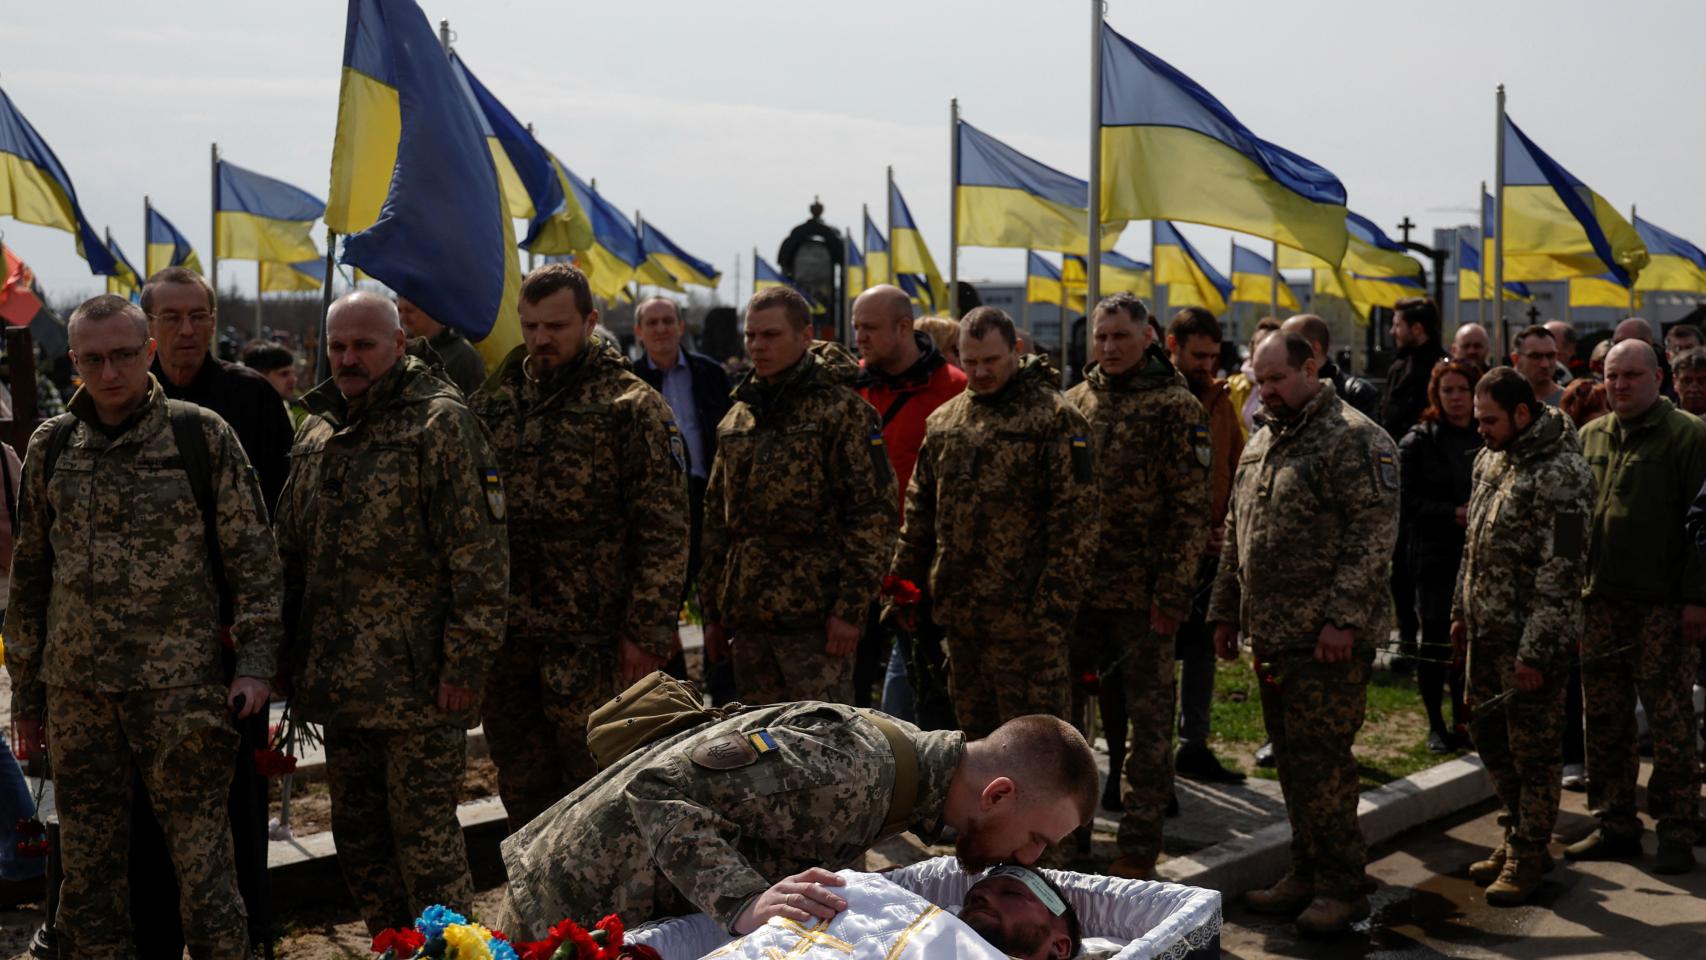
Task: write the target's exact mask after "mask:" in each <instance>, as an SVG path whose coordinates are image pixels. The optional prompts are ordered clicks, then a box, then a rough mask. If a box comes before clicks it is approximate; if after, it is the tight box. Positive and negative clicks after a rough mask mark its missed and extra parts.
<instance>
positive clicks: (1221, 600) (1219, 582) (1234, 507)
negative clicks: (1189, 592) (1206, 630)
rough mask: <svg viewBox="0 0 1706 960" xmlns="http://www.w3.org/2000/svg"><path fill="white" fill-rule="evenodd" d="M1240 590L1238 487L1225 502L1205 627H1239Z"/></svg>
mask: <svg viewBox="0 0 1706 960" xmlns="http://www.w3.org/2000/svg"><path fill="white" fill-rule="evenodd" d="M1243 600H1244V594H1243V587H1242V585H1241V584H1240V583H1239V582H1238V484H1237V482H1236V481H1234V482H1233V484H1232V497H1231V498H1230V499H1229V500H1227V501H1226V536H1225V538H1224V539H1222V540H1221V542H1220V564H1219V565H1218V566H1217V567H1216V568H1215V571H1214V589H1213V590H1212V591H1210V593H1209V599H1208V616H1207V620H1208V622H1209V623H1231V624H1235V625H1237V626H1240V627H1242V626H1243V622H1242V620H1243Z"/></svg>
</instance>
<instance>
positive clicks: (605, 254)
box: [562, 167, 646, 300]
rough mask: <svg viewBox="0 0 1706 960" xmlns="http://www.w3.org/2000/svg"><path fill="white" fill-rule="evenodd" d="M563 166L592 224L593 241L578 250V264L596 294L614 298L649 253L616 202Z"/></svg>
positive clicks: (576, 198)
mask: <svg viewBox="0 0 1706 960" xmlns="http://www.w3.org/2000/svg"><path fill="white" fill-rule="evenodd" d="M562 170H563V173H564V175H566V176H567V177H568V178H569V190H570V192H571V193H573V194H574V197H575V202H576V203H577V204H579V205H580V208H581V209H582V210H585V211H586V214H587V219H588V223H589V224H590V225H591V227H592V243H591V244H589V245H588V246H587V247H586V248H585V249H582V250H577V251H575V264H576V265H577V266H579V267H580V268H581V270H582V271H584V272H585V273H586V278H587V281H588V283H589V284H590V285H591V286H592V292H593V293H594V294H596V295H598V296H600V297H603V298H605V299H606V300H614V299H616V298H617V297H619V296H620V295H621V294H622V291H623V288H624V287H626V286H627V285H628V281H630V280H633V279H634V274H635V271H637V270H638V269H639V268H640V265H641V264H643V263H645V262H646V255H645V253H643V252H642V251H641V250H640V237H639V234H637V233H635V232H634V224H633V223H632V222H630V221H629V220H628V218H627V217H626V216H623V214H622V211H620V210H618V209H616V205H615V204H613V203H611V202H610V201H608V200H606V199H604V197H603V196H601V195H600V194H599V193H598V191H596V190H594V189H593V188H592V186H591V185H590V184H588V183H587V182H586V181H585V180H582V179H581V178H580V177H578V176H575V173H574V171H572V170H570V169H569V168H567V167H562Z"/></svg>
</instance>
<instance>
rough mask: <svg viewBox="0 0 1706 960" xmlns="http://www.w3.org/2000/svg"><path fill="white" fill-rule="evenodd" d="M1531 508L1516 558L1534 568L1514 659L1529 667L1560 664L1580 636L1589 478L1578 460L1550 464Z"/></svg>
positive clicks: (1564, 459) (1526, 513)
mask: <svg viewBox="0 0 1706 960" xmlns="http://www.w3.org/2000/svg"><path fill="white" fill-rule="evenodd" d="M1530 490H1531V491H1532V492H1533V495H1534V499H1533V502H1531V503H1529V504H1527V509H1525V510H1523V511H1522V512H1521V513H1520V514H1519V516H1523V517H1525V518H1526V520H1525V522H1524V523H1523V525H1522V529H1523V533H1524V537H1523V539H1526V540H1528V543H1525V544H1523V545H1522V548H1521V550H1520V552H1519V553H1517V554H1516V556H1518V557H1520V558H1521V560H1523V561H1526V562H1528V563H1532V564H1533V565H1534V587H1533V590H1532V591H1531V593H1530V595H1529V597H1528V609H1529V611H1530V612H1529V616H1528V618H1527V623H1526V624H1524V626H1523V628H1522V639H1521V640H1520V641H1518V643H1517V658H1518V659H1520V660H1521V661H1523V662H1524V663H1526V664H1529V665H1530V666H1534V667H1546V666H1549V665H1552V664H1555V663H1559V662H1561V661H1562V660H1563V659H1564V657H1566V656H1568V655H1569V654H1570V653H1571V652H1572V651H1574V650H1575V646H1576V642H1577V641H1578V640H1579V639H1580V638H1581V633H1582V584H1583V582H1584V579H1585V577H1586V574H1587V546H1588V521H1589V518H1590V517H1591V516H1592V511H1593V474H1592V473H1591V472H1590V471H1589V470H1588V466H1587V461H1585V460H1583V459H1582V458H1581V455H1580V454H1576V453H1573V452H1572V453H1569V454H1566V455H1564V456H1562V457H1560V458H1558V460H1556V461H1554V463H1553V465H1552V469H1549V470H1547V471H1545V475H1543V476H1541V477H1538V478H1536V482H1535V483H1534V484H1533V485H1531V487H1530Z"/></svg>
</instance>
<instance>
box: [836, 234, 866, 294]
mask: <svg viewBox="0 0 1706 960" xmlns="http://www.w3.org/2000/svg"><path fill="white" fill-rule="evenodd" d="M846 259H847V262H846V263H845V264H844V265H843V266H842V270H843V273H842V280H841V282H842V284H843V285H844V286H845V287H846V288H847V295H848V296H850V297H856V296H858V295H859V294H861V293H864V292H865V291H866V290H867V289H869V288H870V284H868V283H866V282H865V257H864V255H863V254H861V253H860V252H859V244H857V243H855V242H854V240H853V238H852V237H848V238H847V253H846Z"/></svg>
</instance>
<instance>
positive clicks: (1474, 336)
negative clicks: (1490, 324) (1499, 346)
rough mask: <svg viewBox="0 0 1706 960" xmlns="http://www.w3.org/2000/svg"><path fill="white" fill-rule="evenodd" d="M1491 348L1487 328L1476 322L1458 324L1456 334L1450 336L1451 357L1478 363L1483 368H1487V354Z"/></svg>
mask: <svg viewBox="0 0 1706 960" xmlns="http://www.w3.org/2000/svg"><path fill="white" fill-rule="evenodd" d="M1492 349H1493V346H1492V341H1491V340H1490V339H1488V337H1487V328H1486V327H1483V326H1481V325H1480V324H1478V323H1465V324H1461V325H1459V326H1458V328H1457V334H1456V336H1453V337H1452V338H1451V355H1452V357H1454V358H1456V359H1458V360H1464V361H1467V362H1469V363H1476V364H1480V366H1481V369H1483V370H1485V369H1486V368H1487V355H1488V354H1489V353H1491V352H1492Z"/></svg>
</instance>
